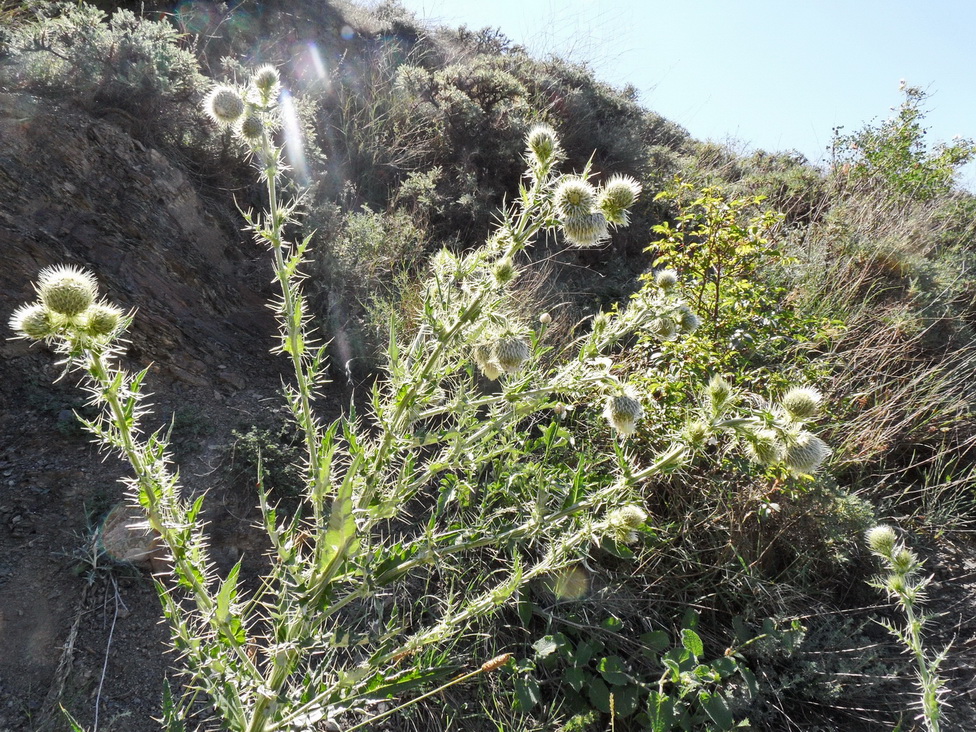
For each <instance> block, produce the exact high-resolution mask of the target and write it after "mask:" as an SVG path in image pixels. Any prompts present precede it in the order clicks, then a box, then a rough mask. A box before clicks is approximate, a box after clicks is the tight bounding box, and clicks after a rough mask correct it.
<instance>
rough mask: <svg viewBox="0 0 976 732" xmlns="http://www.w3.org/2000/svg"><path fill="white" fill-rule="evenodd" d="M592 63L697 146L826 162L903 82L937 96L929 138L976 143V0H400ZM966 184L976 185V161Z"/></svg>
mask: <svg viewBox="0 0 976 732" xmlns="http://www.w3.org/2000/svg"><path fill="white" fill-rule="evenodd" d="M401 2H402V4H403V6H404V7H406V8H408V9H410V10H411V11H413V12H414V13H415V14H416V15H417V17H418V18H420V19H422V20H423V19H427V20H429V21H431V22H443V23H446V24H449V25H462V24H464V25H468V26H469V27H472V28H481V27H484V26H490V27H495V28H499V29H501V31H502V32H503V33H504V34H505V35H506V36H508V37H509V38H510V39H512V40H513V41H514V42H516V43H520V44H522V45H524V46H526V47H528V48H529V50H530V51H532V52H533V53H534V54H536V55H543V56H544V55H547V54H550V53H555V54H558V55H561V56H564V57H568V58H570V59H572V60H574V61H580V62H586V63H587V64H589V65H590V66H591V68H593V70H594V71H595V72H596V75H597V76H598V77H599V78H600V79H602V80H604V81H607V82H609V83H611V84H614V85H616V86H624V85H625V84H632V85H633V86H634V87H636V88H637V89H638V91H639V93H640V101H641V103H642V104H643V105H644V106H645V107H647V108H648V109H652V110H654V111H656V112H658V113H659V114H662V115H664V116H665V117H668V118H669V119H671V120H673V121H675V122H677V123H678V124H680V125H682V126H683V127H685V128H686V129H688V131H689V132H690V133H691V134H692V135H693V136H695V137H696V138H699V139H710V140H715V141H719V142H732V143H733V145H734V146H735V147H737V148H738V149H741V150H743V151H747V150H754V149H760V148H762V149H766V150H771V151H773V150H798V151H800V152H802V153H803V154H804V155H806V156H807V158H809V159H810V160H811V161H812V162H818V161H819V160H820V159H821V158H823V157H824V156H825V151H826V148H827V146H828V144H829V143H830V140H831V135H832V129H833V128H834V127H836V126H838V125H843V126H844V128H845V131H847V132H851V131H854V130H857V129H859V128H861V127H862V126H863V125H864V124H865V123H867V122H871V121H874V122H879V121H881V120H883V119H885V118H886V117H888V116H889V115H890V114H891V108H892V107H895V106H897V105H898V104H899V102H900V101H901V95H900V93H899V91H898V85H899V82H900V80H901V79H904V80H905V81H906V82H908V83H909V84H911V85H914V86H920V87H922V88H923V89H926V90H928V92H929V93H930V95H931V96H930V98H929V100H928V105H927V107H928V110H929V113H928V115H927V118H926V119H927V126H929V127H931V130H932V131H931V132H930V133H929V137H930V139H932V140H933V141H947V140H950V139H951V138H952V137H953V136H955V135H961V136H963V137H967V138H976V2H973V0H926V2H919V1H918V0H888V1H887V2H884V1H881V0H846V1H843V2H842V1H840V0H793V1H792V2H789V1H787V2H783V0H776V1H773V0H667V1H666V2H665V1H662V0H401ZM963 182H964V184H965V185H966V186H967V187H968V188H969V189H970V190H974V189H976V165H970V166H969V167H968V169H967V170H966V171H965V175H964V179H963Z"/></svg>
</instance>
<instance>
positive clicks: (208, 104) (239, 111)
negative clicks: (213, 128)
mask: <svg viewBox="0 0 976 732" xmlns="http://www.w3.org/2000/svg"><path fill="white" fill-rule="evenodd" d="M203 109H204V111H205V112H206V113H207V115H208V116H209V117H210V119H212V120H213V121H214V122H216V123H217V124H218V125H220V126H221V127H230V126H231V125H233V124H234V123H235V122H237V120H239V119H240V118H241V115H243V114H244V98H243V97H242V96H241V93H240V92H239V91H237V89H235V88H234V87H232V86H229V85H227V84H218V85H217V86H215V87H214V88H213V89H211V90H210V93H209V94H208V95H207V98H206V99H205V100H204V103H203Z"/></svg>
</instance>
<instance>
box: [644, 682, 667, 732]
mask: <svg viewBox="0 0 976 732" xmlns="http://www.w3.org/2000/svg"><path fill="white" fill-rule="evenodd" d="M647 717H648V719H649V720H650V722H651V730H652V731H653V732H668V730H670V729H671V728H672V727H673V726H674V700H672V699H671V697H669V696H668V695H667V694H662V693H660V692H658V691H652V692H651V694H650V696H649V697H648V699H647Z"/></svg>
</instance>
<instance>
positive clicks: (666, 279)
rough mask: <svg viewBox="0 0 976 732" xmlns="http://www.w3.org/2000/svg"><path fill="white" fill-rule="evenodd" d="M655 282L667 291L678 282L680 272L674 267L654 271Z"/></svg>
mask: <svg viewBox="0 0 976 732" xmlns="http://www.w3.org/2000/svg"><path fill="white" fill-rule="evenodd" d="M654 284H655V285H657V286H658V287H660V288H661V289H662V290H664V291H665V292H667V291H668V290H670V289H671V288H673V287H674V286H675V285H676V284H678V273H677V272H675V271H674V270H673V269H661V270H658V271H657V272H655V273H654Z"/></svg>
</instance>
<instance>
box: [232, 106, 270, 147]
mask: <svg viewBox="0 0 976 732" xmlns="http://www.w3.org/2000/svg"><path fill="white" fill-rule="evenodd" d="M237 133H238V134H239V135H240V136H241V137H242V138H243V139H244V141H245V142H249V143H252V144H253V143H256V142H260V140H261V136H262V135H263V134H264V121H263V120H262V119H261V115H259V114H258V113H257V112H254V111H249V112H248V113H247V114H245V115H244V116H243V117H241V122H240V125H238V127H237Z"/></svg>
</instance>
